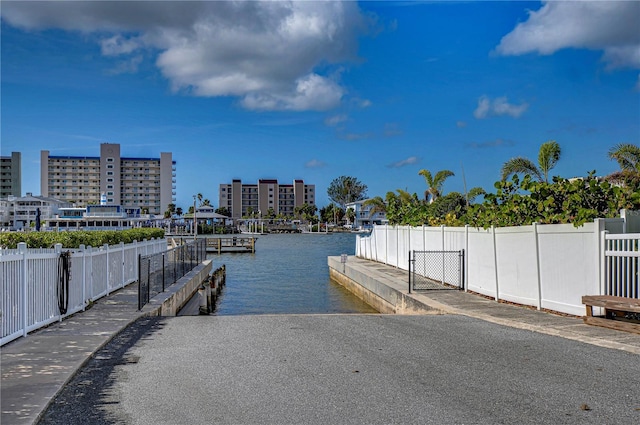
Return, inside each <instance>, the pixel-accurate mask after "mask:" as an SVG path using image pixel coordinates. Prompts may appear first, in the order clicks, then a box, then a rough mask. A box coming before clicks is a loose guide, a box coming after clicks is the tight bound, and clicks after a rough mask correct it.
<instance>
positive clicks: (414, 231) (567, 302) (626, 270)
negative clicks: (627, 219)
mask: <svg viewBox="0 0 640 425" xmlns="http://www.w3.org/2000/svg"><path fill="white" fill-rule="evenodd" d="M623 228H624V226H623V225H622V219H597V220H594V222H593V223H586V224H585V225H583V226H581V227H578V228H575V227H573V225H571V224H550V225H538V224H535V223H534V224H533V225H531V226H519V227H504V228H490V229H476V228H473V227H469V226H467V227H444V226H442V227H426V226H423V227H408V226H386V225H384V226H375V227H374V229H373V231H372V232H371V234H370V235H368V236H358V237H357V239H356V255H357V256H358V257H361V258H365V259H368V260H373V261H378V262H381V263H385V264H389V265H392V266H395V267H398V268H400V269H404V270H408V269H409V260H410V252H411V251H414V250H415V251H459V250H461V249H464V250H465V282H464V287H465V289H466V290H467V291H473V292H477V293H480V294H483V295H487V296H490V297H493V298H495V299H496V300H505V301H510V302H514V303H518V304H523V305H530V306H535V307H537V308H538V309H549V310H553V311H557V312H563V313H568V314H573V315H583V314H584V311H585V309H584V305H583V304H582V299H581V298H582V296H583V295H600V294H610V295H622V296H628V297H638V255H639V253H638V244H639V241H640V234H638V233H636V234H615V235H613V234H609V233H608V231H611V232H618V231H622V229H623ZM614 241H615V242H614ZM622 241H624V242H622ZM614 246H615V249H614ZM436 280H438V279H437V277H436Z"/></svg>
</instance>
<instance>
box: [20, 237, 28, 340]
mask: <svg viewBox="0 0 640 425" xmlns="http://www.w3.org/2000/svg"><path fill="white" fill-rule="evenodd" d="M18 253H19V254H20V255H22V276H21V279H20V284H21V285H22V336H23V337H26V336H27V244H26V243H24V242H20V243H19V244H18Z"/></svg>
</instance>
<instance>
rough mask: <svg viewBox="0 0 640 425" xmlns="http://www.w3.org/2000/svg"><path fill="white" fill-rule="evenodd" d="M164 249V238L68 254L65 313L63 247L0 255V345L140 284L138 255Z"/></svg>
mask: <svg viewBox="0 0 640 425" xmlns="http://www.w3.org/2000/svg"><path fill="white" fill-rule="evenodd" d="M166 250H167V241H166V239H152V240H150V241H146V240H145V241H142V242H134V243H131V244H126V245H125V244H124V243H121V244H120V245H112V246H109V245H104V246H102V247H98V248H92V247H84V246H81V247H80V248H79V249H77V250H72V252H71V254H70V258H71V262H70V263H71V264H70V266H71V267H70V272H71V273H70V279H69V281H68V283H69V290H68V304H67V311H66V313H64V314H61V312H60V308H59V299H58V295H59V293H60V292H59V291H60V276H59V270H58V269H59V263H60V254H61V253H62V252H63V249H62V246H61V245H57V246H56V248H55V249H28V248H27V246H26V244H24V243H21V244H19V246H18V249H11V250H10V249H2V250H0V279H1V281H0V289H1V291H2V292H1V295H2V299H1V300H0V307H1V308H2V309H1V310H0V315H1V316H2V317H1V318H2V339H1V340H0V346H1V345H4V344H6V343H8V342H10V341H13V340H14V339H16V338H19V337H21V336H26V335H27V333H29V332H31V331H34V330H36V329H39V328H41V327H44V326H47V325H49V324H51V323H53V322H57V321H61V320H63V319H64V318H66V317H68V316H70V315H72V314H74V313H77V312H79V311H82V310H84V309H85V308H86V307H87V306H88V305H89V303H90V302H93V301H95V300H97V299H99V298H101V297H104V296H105V295H108V294H110V293H111V292H113V291H115V290H117V289H119V288H122V287H124V286H125V285H128V284H130V283H132V282H135V281H137V280H138V255H139V254H143V255H146V254H154V253H157V252H162V251H166Z"/></svg>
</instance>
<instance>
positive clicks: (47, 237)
mask: <svg viewBox="0 0 640 425" xmlns="http://www.w3.org/2000/svg"><path fill="white" fill-rule="evenodd" d="M152 238H155V239H162V238H164V230H162V229H157V228H145V227H143V228H136V229H127V230H94V231H72V232H49V231H48V232H24V233H23V232H7V233H1V234H0V247H2V248H12V249H15V248H17V247H18V243H20V242H25V243H26V244H27V247H29V248H53V247H54V246H55V245H56V244H58V243H59V244H62V247H63V248H78V247H80V245H85V246H93V247H97V246H102V245H105V244H107V245H118V244H119V243H120V242H124V243H125V244H129V243H132V242H133V241H134V240H136V241H142V240H144V239H147V240H150V239H152Z"/></svg>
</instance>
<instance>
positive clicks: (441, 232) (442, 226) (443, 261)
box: [440, 224, 446, 285]
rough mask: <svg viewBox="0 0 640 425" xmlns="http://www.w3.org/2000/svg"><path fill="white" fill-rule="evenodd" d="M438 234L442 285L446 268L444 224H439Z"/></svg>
mask: <svg viewBox="0 0 640 425" xmlns="http://www.w3.org/2000/svg"><path fill="white" fill-rule="evenodd" d="M440 235H441V239H442V284H443V285H444V273H445V270H446V265H445V258H444V255H445V254H444V224H441V225H440Z"/></svg>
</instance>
